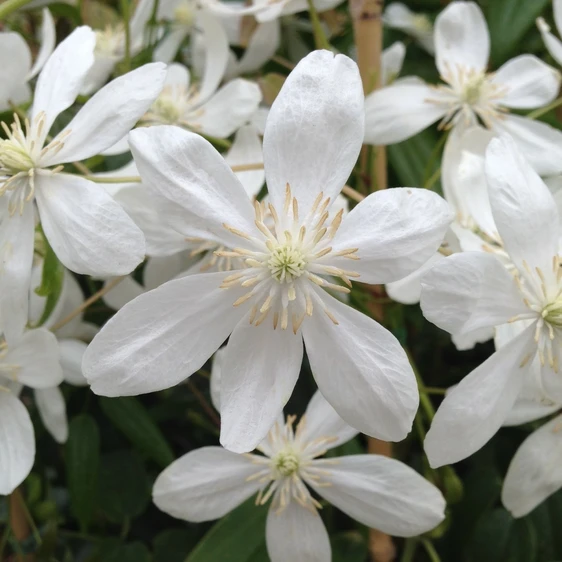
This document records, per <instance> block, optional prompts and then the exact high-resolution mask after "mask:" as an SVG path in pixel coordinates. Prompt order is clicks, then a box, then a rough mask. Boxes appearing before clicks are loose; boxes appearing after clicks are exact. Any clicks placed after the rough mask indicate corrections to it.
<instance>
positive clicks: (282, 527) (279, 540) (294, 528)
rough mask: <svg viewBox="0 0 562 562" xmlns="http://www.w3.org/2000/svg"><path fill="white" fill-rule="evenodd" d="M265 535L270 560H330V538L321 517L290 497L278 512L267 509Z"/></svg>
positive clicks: (282, 561) (284, 561)
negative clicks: (287, 502)
mask: <svg viewBox="0 0 562 562" xmlns="http://www.w3.org/2000/svg"><path fill="white" fill-rule="evenodd" d="M262 509H263V508H262ZM265 538H266V542H267V553H268V554H269V558H270V559H271V562H288V561H289V560H291V561H292V560H294V561H295V562H296V561H297V560H298V561H299V562H330V561H331V560H332V548H331V546H330V538H329V537H328V532H327V531H326V527H325V526H324V523H323V521H322V518H321V517H320V515H318V513H317V512H316V511H310V510H308V509H306V508H304V507H302V506H301V505H298V504H297V503H296V502H294V501H292V502H290V503H289V505H288V506H287V507H286V508H285V509H283V511H281V512H279V513H278V512H276V511H275V510H274V509H271V508H270V509H269V512H268V514H267V522H266V527H265Z"/></svg>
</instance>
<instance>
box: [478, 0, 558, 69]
mask: <svg viewBox="0 0 562 562" xmlns="http://www.w3.org/2000/svg"><path fill="white" fill-rule="evenodd" d="M548 4H550V0H532V1H529V0H490V2H489V3H488V9H487V14H486V15H487V20H488V26H489V28H490V35H491V38H492V52H491V57H492V62H493V66H494V68H497V67H498V66H500V65H501V64H502V63H504V62H505V61H507V60H508V59H509V58H511V57H513V56H515V55H516V54H519V52H520V51H519V48H520V43H521V40H522V39H523V37H524V36H525V34H526V33H527V32H528V31H529V30H530V29H531V28H532V27H534V25H535V19H536V18H537V17H538V16H540V15H541V13H542V12H543V10H544V9H545V8H546V6H547V5H548Z"/></svg>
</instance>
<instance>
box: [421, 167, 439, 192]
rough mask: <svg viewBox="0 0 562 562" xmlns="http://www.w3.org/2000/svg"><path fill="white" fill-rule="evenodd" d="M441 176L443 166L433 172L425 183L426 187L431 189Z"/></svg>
mask: <svg viewBox="0 0 562 562" xmlns="http://www.w3.org/2000/svg"><path fill="white" fill-rule="evenodd" d="M440 177H441V166H439V168H437V170H435V172H433V174H431V177H430V178H429V179H428V180H427V181H426V182H425V183H424V184H423V186H424V188H425V189H431V188H432V187H433V186H434V185H435V184H436V183H437V180H438V179H439V178H440Z"/></svg>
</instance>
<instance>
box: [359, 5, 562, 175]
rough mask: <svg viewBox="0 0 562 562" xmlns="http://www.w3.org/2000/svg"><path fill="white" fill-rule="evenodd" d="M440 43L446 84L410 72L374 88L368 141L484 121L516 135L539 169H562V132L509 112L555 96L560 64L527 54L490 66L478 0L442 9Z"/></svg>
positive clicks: (437, 25)
mask: <svg viewBox="0 0 562 562" xmlns="http://www.w3.org/2000/svg"><path fill="white" fill-rule="evenodd" d="M435 50H436V64H437V69H438V70H439V73H440V75H441V78H442V80H443V81H444V82H445V84H441V85H438V86H430V85H428V84H425V83H424V82H423V81H421V80H420V79H417V80H412V79H409V80H405V81H400V82H398V83H396V84H394V85H392V86H390V87H388V88H382V89H380V90H377V91H376V92H373V93H372V94H369V95H368V96H367V98H366V100H365V111H366V125H365V142H367V143H369V144H377V145H380V144H393V143H396V142H400V141H402V140H404V139H407V138H409V137H411V136H413V135H415V134H416V133H418V132H420V131H421V130H423V129H425V128H426V127H428V126H429V125H431V124H432V123H435V122H436V121H439V120H441V127H442V128H443V127H445V128H453V131H452V133H451V135H450V137H451V138H453V137H455V136H456V135H458V134H459V133H460V132H461V131H462V130H463V129H465V128H467V127H469V126H472V125H475V124H477V123H478V122H481V123H482V124H484V125H485V126H486V127H487V128H489V129H491V130H492V131H494V132H495V133H502V132H506V133H509V134H510V135H511V136H513V138H514V139H515V140H516V141H517V144H518V146H519V148H520V149H521V150H522V151H523V152H524V153H525V155H526V156H527V158H528V159H529V160H530V161H531V163H532V164H533V166H534V167H535V169H536V170H537V171H538V172H539V173H540V174H542V175H547V174H556V173H560V172H561V171H562V133H561V132H560V131H558V130H556V129H554V128H553V127H550V126H549V125H546V124H545V123H541V122H539V121H533V120H531V119H528V118H526V117H520V116H517V115H513V114H510V113H508V112H509V110H510V109H511V108H518V109H531V108H535V107H541V106H543V105H546V104H548V103H550V102H551V101H552V100H554V99H555V98H556V96H557V95H558V90H559V87H560V74H559V73H558V71H556V70H555V69H553V68H552V67H550V66H548V65H547V64H545V63H544V62H542V61H541V60H539V59H538V58H536V57H534V56H532V55H521V56H518V57H516V58H514V59H512V60H510V61H508V62H507V63H505V64H504V65H503V66H502V67H501V68H500V69H498V71H497V72H495V73H491V74H490V73H487V72H486V66H487V64H488V57H489V52H490V37H489V33H488V29H487V26H486V21H485V19H484V15H483V14H482V11H481V10H480V8H479V7H478V6H477V5H476V4H475V3H474V2H452V3H451V4H449V5H448V6H447V7H446V8H445V9H444V10H443V12H441V14H440V15H439V16H438V18H437V20H436V23H435ZM451 138H450V139H449V142H450V140H451ZM444 160H445V158H444Z"/></svg>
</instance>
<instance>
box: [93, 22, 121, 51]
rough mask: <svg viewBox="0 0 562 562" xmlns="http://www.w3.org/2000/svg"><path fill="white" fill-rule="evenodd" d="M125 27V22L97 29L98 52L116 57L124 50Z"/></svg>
mask: <svg viewBox="0 0 562 562" xmlns="http://www.w3.org/2000/svg"><path fill="white" fill-rule="evenodd" d="M124 39H125V28H124V27H123V24H120V23H119V24H117V25H113V26H111V25H108V26H107V27H105V28H104V29H98V30H96V53H97V54H98V55H104V56H109V57H115V56H117V55H119V53H120V52H121V51H122V50H123V44H124Z"/></svg>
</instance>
